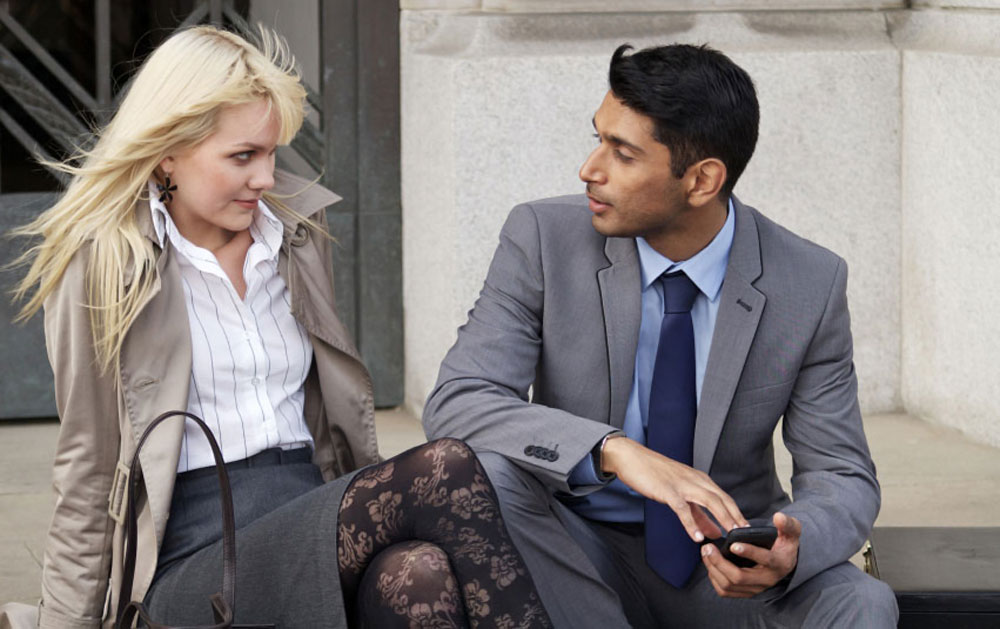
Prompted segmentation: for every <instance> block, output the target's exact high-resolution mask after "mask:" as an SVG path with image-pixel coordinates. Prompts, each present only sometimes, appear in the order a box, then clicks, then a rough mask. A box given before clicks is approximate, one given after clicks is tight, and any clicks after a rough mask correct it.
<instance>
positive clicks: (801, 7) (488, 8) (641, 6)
mask: <svg viewBox="0 0 1000 629" xmlns="http://www.w3.org/2000/svg"><path fill="white" fill-rule="evenodd" d="M982 1H983V2H988V1H989V0H982ZM905 6H906V2H904V1H903V0H619V1H618V2H614V3H609V2H607V0H401V1H400V3H399V8H400V9H401V10H404V11H428V10H430V11H479V12H486V13H661V12H673V11H699V12H704V11H844V10H869V11H875V10H880V9H902V8H904V7H905Z"/></svg>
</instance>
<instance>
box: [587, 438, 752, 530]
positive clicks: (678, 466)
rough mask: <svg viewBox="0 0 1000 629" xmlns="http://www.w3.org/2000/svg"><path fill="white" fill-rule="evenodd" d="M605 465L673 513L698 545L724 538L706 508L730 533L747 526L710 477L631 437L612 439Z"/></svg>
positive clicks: (606, 448)
mask: <svg viewBox="0 0 1000 629" xmlns="http://www.w3.org/2000/svg"><path fill="white" fill-rule="evenodd" d="M601 461H602V467H603V470H602V471H604V472H613V473H615V474H617V475H618V479H619V480H620V481H622V482H623V483H625V484H626V485H628V486H629V487H631V488H632V489H634V490H635V491H637V492H639V493H640V494H642V495H643V496H645V497H647V498H649V499H651V500H655V501H657V502H661V503H663V504H665V505H667V506H668V507H670V508H671V509H673V510H674V512H675V513H676V514H677V517H678V518H679V519H680V521H681V524H682V525H683V526H684V528H685V529H686V530H687V532H688V535H690V536H691V539H693V540H694V541H696V542H700V541H702V540H703V539H705V537H719V536H720V535H722V532H721V531H720V530H719V527H718V526H716V525H715V523H714V522H712V520H711V519H709V517H708V516H707V515H705V512H704V511H702V508H705V509H708V511H709V512H711V514H712V515H714V516H715V519H716V520H718V522H719V524H721V525H722V526H723V527H725V529H726V530H727V531H728V530H729V529H731V528H733V527H735V526H747V521H746V518H744V517H743V514H742V513H740V509H739V507H737V506H736V502H734V501H733V499H732V498H730V497H729V494H727V493H726V492H724V491H722V490H721V489H720V488H719V486H718V485H716V484H715V482H714V481H713V480H712V479H711V478H709V477H708V474H705V473H704V472H700V471H698V470H696V469H694V468H693V467H689V466H687V465H684V464H683V463H678V462H677V461H674V460H672V459H669V458H667V457H665V456H663V455H662V454H660V453H659V452H656V451H655V450H650V449H649V448H647V447H645V446H643V445H641V444H639V443H638V442H636V441H633V440H631V439H629V438H627V437H616V438H613V439H608V440H607V441H606V442H605V443H604V450H603V452H602V454H601Z"/></svg>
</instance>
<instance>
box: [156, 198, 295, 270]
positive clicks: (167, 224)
mask: <svg viewBox="0 0 1000 629" xmlns="http://www.w3.org/2000/svg"><path fill="white" fill-rule="evenodd" d="M149 209H150V213H151V214H152V216H153V231H154V232H155V233H156V240H157V242H159V243H160V248H161V249H162V248H163V247H164V245H166V242H167V239H168V238H169V239H170V241H171V242H172V243H173V245H174V246H175V247H177V248H179V249H182V250H184V249H189V248H192V247H195V248H197V245H195V244H194V243H192V242H191V241H189V240H188V239H187V238H185V237H184V236H182V235H181V233H180V231H178V229H177V226H176V225H175V224H174V219H173V218H171V216H170V213H169V212H168V211H167V206H165V205H164V204H163V203H162V202H161V201H160V199H159V194H158V192H157V190H156V186H155V184H154V183H153V182H152V181H150V182H149ZM281 234H282V224H281V221H280V220H278V217H276V216H275V215H274V213H273V212H272V211H271V208H269V207H267V204H266V203H264V201H263V199H260V200H258V201H257V211H255V212H254V215H253V223H251V224H250V235H251V236H252V237H253V239H254V242H255V243H261V244H262V245H264V247H265V248H266V249H267V254H268V255H267V257H268V258H271V257H274V256H275V255H277V253H278V250H279V249H280V248H281Z"/></svg>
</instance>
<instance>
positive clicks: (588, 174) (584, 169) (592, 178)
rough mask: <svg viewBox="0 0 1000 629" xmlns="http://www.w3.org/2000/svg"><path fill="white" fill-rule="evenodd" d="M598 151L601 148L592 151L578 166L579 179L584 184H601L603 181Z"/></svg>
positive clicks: (602, 170)
mask: <svg viewBox="0 0 1000 629" xmlns="http://www.w3.org/2000/svg"><path fill="white" fill-rule="evenodd" d="M600 150H601V147H597V148H596V149H594V150H593V151H592V152H591V153H590V155H588V156H587V159H586V160H585V161H584V162H583V165H582V166H580V179H581V180H582V181H584V182H585V183H596V184H602V183H604V181H605V176H604V169H603V168H601V167H600V156H599V152H600Z"/></svg>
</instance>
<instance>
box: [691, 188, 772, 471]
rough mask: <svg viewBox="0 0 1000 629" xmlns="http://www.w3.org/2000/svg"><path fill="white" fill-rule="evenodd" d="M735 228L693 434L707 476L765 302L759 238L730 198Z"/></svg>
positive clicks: (745, 214)
mask: <svg viewBox="0 0 1000 629" xmlns="http://www.w3.org/2000/svg"><path fill="white" fill-rule="evenodd" d="M733 208H734V210H735V212H736V227H735V233H734V234H733V246H732V249H730V252H729V263H728V265H727V266H726V279H725V280H724V281H723V284H722V292H721V295H720V296H719V299H720V302H719V314H718V317H717V319H716V322H715V331H714V333H713V335H712V347H711V349H710V350H709V354H708V365H707V367H706V368H705V379H704V381H703V382H702V387H701V401H700V403H699V405H698V419H697V421H696V423H695V431H694V467H695V468H697V469H699V470H701V471H703V472H706V473H708V472H709V469H710V467H711V465H712V459H713V457H714V456H715V448H716V446H717V445H718V443H719V435H720V434H721V433H722V427H723V425H724V424H725V421H726V415H728V413H729V404H730V403H731V402H732V400H733V394H734V393H735V392H736V385H737V384H739V381H740V375H741V374H742V373H743V365H744V364H745V363H746V359H747V354H748V353H749V351H750V345H751V344H752V343H753V338H754V336H755V335H756V333H757V324H758V323H760V315H761V313H762V312H763V311H764V303H765V301H766V298H765V297H764V294H763V293H761V292H760V291H758V290H757V289H756V288H754V287H753V282H754V281H755V280H756V279H757V278H758V277H760V273H761V263H760V239H759V237H758V234H757V224H756V222H755V221H754V218H753V215H752V213H751V212H750V210H749V209H747V208H746V207H745V206H744V205H743V204H742V203H740V202H739V200H737V199H736V198H735V197H733Z"/></svg>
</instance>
